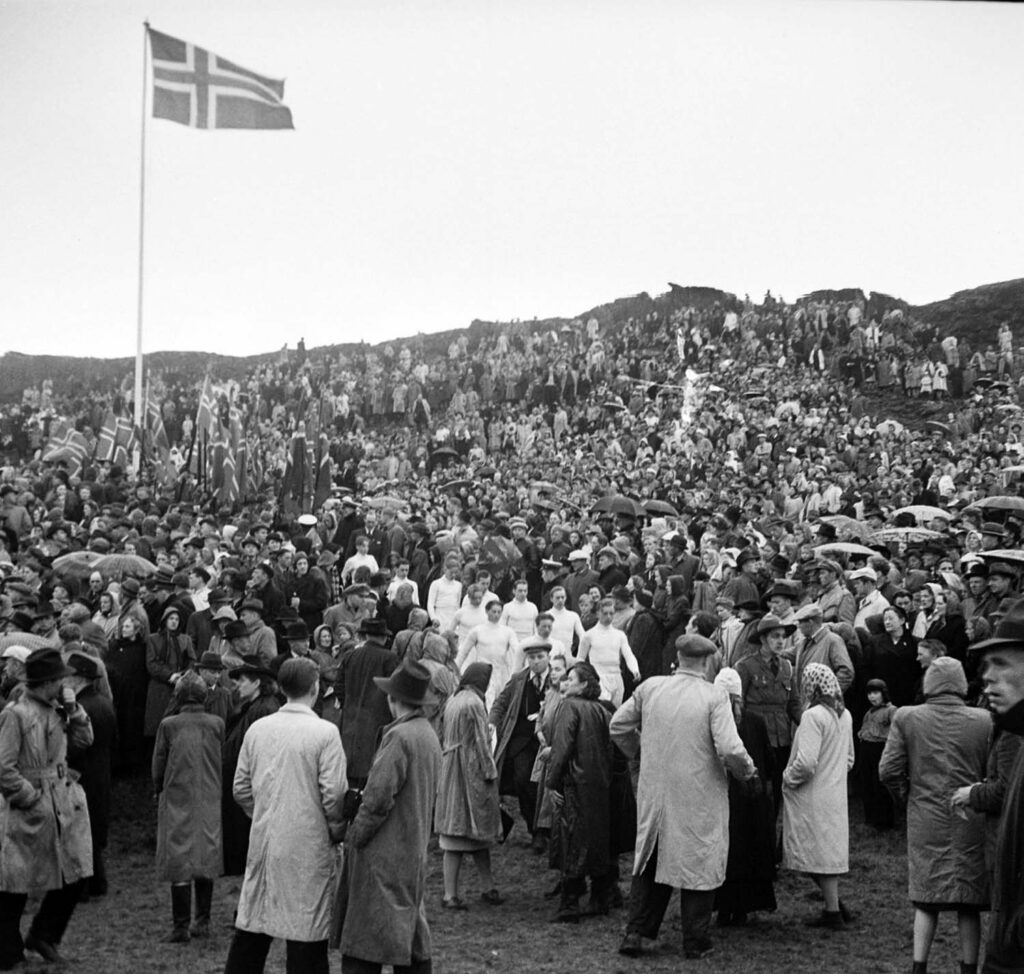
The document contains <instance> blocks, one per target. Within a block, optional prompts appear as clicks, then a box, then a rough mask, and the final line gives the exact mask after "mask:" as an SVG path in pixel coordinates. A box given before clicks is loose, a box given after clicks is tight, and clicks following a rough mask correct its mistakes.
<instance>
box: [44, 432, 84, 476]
mask: <svg viewBox="0 0 1024 974" xmlns="http://www.w3.org/2000/svg"><path fill="white" fill-rule="evenodd" d="M88 456H89V442H88V441H87V440H86V438H85V437H84V436H83V435H82V434H81V433H79V432H78V430H76V429H75V428H74V427H73V426H72V425H71V424H70V423H69V422H68V421H67V420H66V419H61V420H57V421H56V422H55V423H53V425H52V426H51V427H50V438H49V439H48V440H47V441H46V446H45V447H44V448H43V453H42V459H43V460H44V461H45V462H47V463H57V462H58V461H60V460H63V461H64V462H65V463H66V464H67V465H68V474H69V475H70V476H72V477H77V476H78V475H79V474H80V473H81V472H82V465H83V464H84V463H85V460H86V458H87V457H88Z"/></svg>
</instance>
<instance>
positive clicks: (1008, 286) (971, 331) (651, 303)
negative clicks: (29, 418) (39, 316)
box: [0, 278, 1024, 398]
mask: <svg viewBox="0 0 1024 974" xmlns="http://www.w3.org/2000/svg"><path fill="white" fill-rule="evenodd" d="M807 297H808V298H810V299H812V300H826V301H851V300H855V299H860V300H864V301H865V302H866V306H867V311H868V315H869V317H870V316H872V315H876V316H878V315H881V313H882V312H883V311H885V310H887V309H890V308H893V307H894V306H899V307H902V308H903V309H904V310H905V311H907V312H909V313H910V314H912V315H913V316H915V317H917V318H921V319H923V320H924V321H926V322H929V323H931V324H933V325H935V326H936V327H937V328H938V330H939V333H940V334H948V333H952V334H954V335H957V336H958V337H962V338H967V339H969V340H970V342H971V344H972V345H975V346H976V345H978V344H981V345H982V346H984V345H986V344H988V343H990V342H993V341H994V340H995V332H996V328H997V327H998V325H999V323H1000V322H1002V321H1009V322H1010V325H1011V327H1013V328H1014V330H1015V331H1016V332H1018V333H1019V332H1020V330H1021V329H1022V328H1024V278H1019V279H1017V280H1013V281H1002V282H1000V283H996V284H984V285H982V286H981V287H976V288H972V289H971V290H968V291H958V292H957V293H956V294H954V295H952V296H951V297H948V298H946V299H944V300H942V301H935V302H933V303H931V304H926V305H921V306H919V307H914V306H912V305H908V304H907V303H906V302H905V301H902V300H901V299H899V298H895V297H892V296H890V295H887V294H880V293H877V292H871V293H867V294H865V292H864V291H862V290H861V289H860V288H842V289H838V290H821V291H813V292H811V294H809V295H807ZM738 304H739V302H738V300H737V297H736V295H734V294H729V293H727V292H725V291H720V290H718V289H716V288H710V287H682V286H680V285H678V284H671V283H670V284H669V290H668V291H666V292H665V293H664V294H660V295H658V296H657V297H651V296H650V295H649V294H647V293H646V292H643V293H641V294H635V295H633V296H631V297H625V298H618V299H617V300H615V301H610V302H608V303H606V304H601V305H598V306H597V307H594V308H591V309H590V310H588V311H584V312H582V313H581V314H579V315H577V316H576V317H577V318H581V319H583V320H587V319H588V318H597V320H598V321H599V322H600V323H601V325H602V326H607V325H611V324H614V323H616V322H621V321H624V320H625V319H627V318H630V317H633V318H638V317H642V316H643V315H646V314H648V313H650V312H652V311H658V312H661V313H665V312H668V311H671V310H673V309H675V308H680V307H690V306H696V307H713V306H715V305H717V306H719V307H721V308H736V307H737V306H738ZM567 321H568V319H566V318H547V319H541V320H538V321H537V322H535V324H536V325H538V326H544V327H548V328H555V329H557V328H560V327H562V325H564V324H566V322H567ZM498 327H500V325H499V324H498V323H496V322H489V321H479V320H476V321H473V322H472V323H471V324H470V325H469V327H468V328H467V329H454V330H450V331H445V332H437V333H435V334H432V335H422V334H421V335H416V336H410V337H408V338H402V339H395V340H394V341H398V342H401V343H407V344H410V345H413V346H415V347H417V348H420V349H422V350H424V351H425V352H427V353H430V352H432V351H440V350H443V349H445V348H447V346H448V343H449V342H450V341H451V340H452V339H453V338H455V337H458V336H459V335H462V334H464V333H465V334H468V337H469V340H470V344H471V346H472V345H473V344H475V343H476V341H477V340H478V339H479V337H480V336H481V335H482V334H485V333H486V332H487V331H490V330H493V329H495V328H498ZM374 344H381V345H383V344H387V343H386V342H381V343H374ZM356 347H358V343H355V342H353V343H349V344H345V345H332V346H325V348H324V349H323V350H327V351H331V352H337V351H339V350H343V349H353V348H356ZM310 351H311V352H318V351H321V349H311V350H310ZM278 354H279V353H278V352H277V351H276V350H274V351H268V352H262V353H259V354H254V355H249V356H229V355H210V354H208V353H206V352H152V353H150V354H148V355H147V356H146V361H147V364H148V365H149V366H150V367H152V368H156V369H163V370H167V371H169V372H171V373H181V374H182V375H186V376H196V375H200V374H201V373H202V372H203V371H204V370H205V369H206V368H207V366H211V367H212V368H213V369H214V370H215V372H216V373H217V374H218V375H219V376H223V377H231V376H234V377H236V378H237V377H241V376H242V375H244V374H245V373H246V372H247V371H248V370H249V369H250V368H252V366H253V364H255V363H257V362H264V361H272V360H273V359H275V358H276V356H277V355H278ZM133 362H134V360H133V359H130V358H119V359H96V358H72V357H70V356H62V355H22V354H20V353H18V352H9V353H7V354H6V355H4V356H2V357H0V395H2V396H3V397H5V398H13V397H17V396H20V395H21V391H22V390H23V389H25V388H26V387H28V386H31V385H38V383H40V382H41V381H42V380H43V379H45V378H50V379H52V380H53V381H54V384H55V386H57V387H58V388H64V389H67V390H71V391H77V390H85V389H86V388H96V387H97V386H98V387H100V388H104V387H107V386H112V385H114V384H115V383H118V382H120V381H121V379H122V378H123V377H124V376H125V374H126V373H129V372H131V370H132V369H133V367H134V365H133Z"/></svg>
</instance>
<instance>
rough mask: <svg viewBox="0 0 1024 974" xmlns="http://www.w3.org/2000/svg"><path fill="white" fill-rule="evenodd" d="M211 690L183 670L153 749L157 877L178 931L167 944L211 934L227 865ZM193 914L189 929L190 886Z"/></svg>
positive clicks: (220, 724) (219, 723)
mask: <svg viewBox="0 0 1024 974" xmlns="http://www.w3.org/2000/svg"><path fill="white" fill-rule="evenodd" d="M206 695H207V688H206V684H205V683H204V682H203V680H202V678H201V677H199V676H197V675H196V674H194V673H186V674H185V675H184V676H183V677H182V678H181V679H180V680H179V681H178V683H177V686H176V687H175V688H174V705H175V708H176V710H177V711H178V712H177V713H176V714H175V715H174V716H171V717H165V718H164V719H163V720H162V721H161V722H160V727H159V728H158V730H157V734H156V746H155V747H154V749H153V789H154V791H155V792H156V794H157V796H158V798H159V810H158V812H157V830H156V868H157V878H158V879H159V880H161V881H163V882H166V883H170V884H171V911H172V917H173V920H174V929H173V930H172V931H171V934H170V936H169V937H168V938H167V942H168V943H187V942H188V940H189V937H190V936H192V937H206V936H208V935H209V932H210V907H211V904H212V902H213V880H214V878H215V877H217V876H220V875H221V873H222V872H223V871H224V856H223V851H222V845H221V816H220V799H221V780H220V779H221V748H222V747H223V744H224V721H223V720H222V719H221V718H220V717H218V716H216V715H214V714H208V713H206V712H205V710H204V709H203V705H204V702H205V700H206ZM193 882H194V883H195V889H196V919H195V923H194V924H193V925H192V927H191V929H190V928H189V920H190V919H191V910H192V884H193Z"/></svg>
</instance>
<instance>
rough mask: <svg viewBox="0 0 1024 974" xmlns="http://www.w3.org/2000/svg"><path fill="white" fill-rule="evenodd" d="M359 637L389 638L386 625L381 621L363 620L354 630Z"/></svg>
mask: <svg viewBox="0 0 1024 974" xmlns="http://www.w3.org/2000/svg"><path fill="white" fill-rule="evenodd" d="M356 632H358V633H359V634H360V635H361V636H390V635H391V633H390V632H389V631H388V624H387V623H386V622H385V621H384V620H383V619H363V621H362V622H360V623H359V628H358V629H357V630H356Z"/></svg>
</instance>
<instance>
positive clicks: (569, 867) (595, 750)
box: [547, 662, 614, 923]
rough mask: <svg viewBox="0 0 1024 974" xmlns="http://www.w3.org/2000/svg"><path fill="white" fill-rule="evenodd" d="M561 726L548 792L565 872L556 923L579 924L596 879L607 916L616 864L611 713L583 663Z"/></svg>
mask: <svg viewBox="0 0 1024 974" xmlns="http://www.w3.org/2000/svg"><path fill="white" fill-rule="evenodd" d="M563 693H564V699H563V700H562V703H561V706H560V707H559V710H558V717H557V719H556V721H555V728H554V732H555V733H554V740H553V741H552V743H551V758H550V764H549V765H548V776H547V787H548V788H549V789H550V790H551V791H552V792H553V793H554V796H555V827H554V829H553V831H552V845H553V846H555V847H556V848H554V849H553V850H552V855H553V856H555V855H557V857H558V861H559V864H560V867H561V871H562V898H561V902H560V904H559V907H558V912H557V913H556V915H555V917H554V919H555V920H557V921H560V922H564V923H575V922H576V921H578V920H579V918H580V916H581V912H580V896H582V895H583V893H584V891H585V889H586V881H587V877H588V876H589V877H590V884H591V886H590V895H591V901H592V910H591V912H594V913H607V912H608V907H609V898H610V896H611V889H612V885H613V883H614V874H613V872H612V861H611V852H610V850H611V807H610V800H609V793H610V788H611V783H612V745H611V738H610V737H609V736H608V725H609V723H610V722H611V713H610V712H609V710H608V708H607V707H606V706H605V705H604V704H603V703H601V701H600V700H599V697H600V696H601V681H600V678H599V677H598V675H597V671H596V670H595V669H594V667H593V666H591V665H590V664H589V663H585V662H581V663H577V664H576V665H575V666H573V667H572V669H570V670H569V674H568V676H567V677H566V679H565V682H564V683H563Z"/></svg>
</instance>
